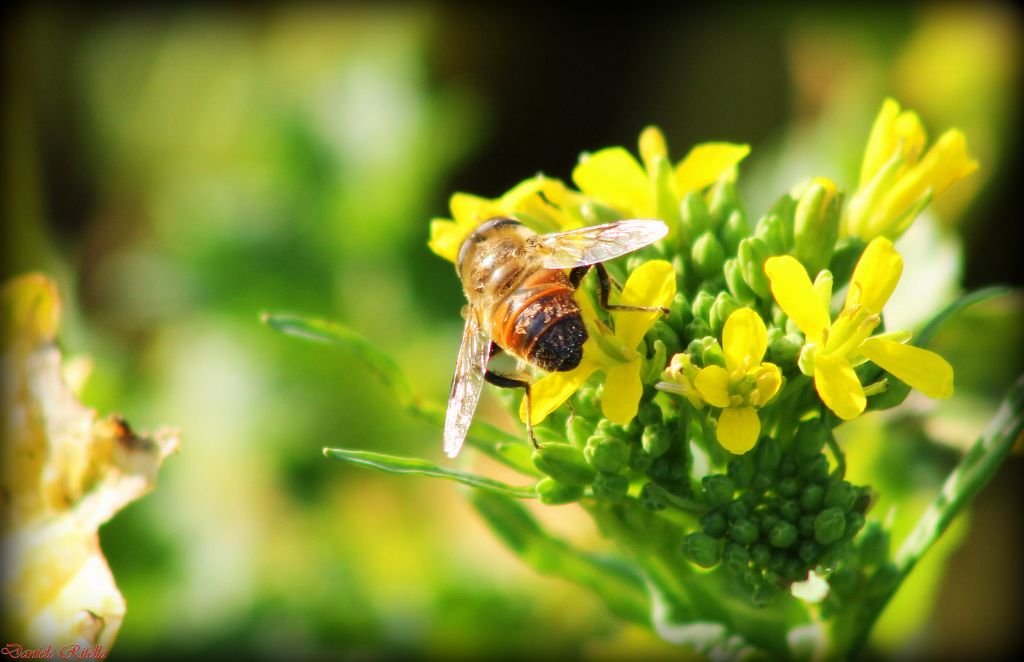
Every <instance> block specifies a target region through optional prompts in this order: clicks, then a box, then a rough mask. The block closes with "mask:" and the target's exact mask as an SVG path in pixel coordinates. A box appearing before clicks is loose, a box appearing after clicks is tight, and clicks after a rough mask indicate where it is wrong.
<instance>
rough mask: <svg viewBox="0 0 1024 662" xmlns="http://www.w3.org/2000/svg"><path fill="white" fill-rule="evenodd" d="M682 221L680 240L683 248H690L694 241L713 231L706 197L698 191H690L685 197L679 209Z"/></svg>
mask: <svg viewBox="0 0 1024 662" xmlns="http://www.w3.org/2000/svg"><path fill="white" fill-rule="evenodd" d="M679 211H680V215H681V217H682V221H681V223H680V233H679V239H680V244H681V245H683V246H690V245H692V244H693V242H694V240H696V238H697V237H698V236H700V235H702V234H703V233H705V232H707V231H708V230H710V229H711V213H710V212H709V211H708V205H707V203H706V202H704V196H702V195H701V194H700V193H698V192H696V191H690V192H689V193H687V194H686V196H685V197H683V201H682V203H681V204H680V207H679Z"/></svg>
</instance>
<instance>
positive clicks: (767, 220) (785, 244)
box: [754, 214, 792, 255]
mask: <svg viewBox="0 0 1024 662" xmlns="http://www.w3.org/2000/svg"><path fill="white" fill-rule="evenodd" d="M754 236H755V237H757V238H759V239H761V241H763V242H764V243H765V244H767V245H768V250H770V251H772V255H784V254H785V253H788V252H789V249H790V248H791V247H792V242H791V241H788V237H787V236H786V228H785V227H784V224H783V222H782V219H781V218H779V217H778V216H777V215H775V214H768V215H767V216H763V217H761V220H760V221H758V222H757V225H756V226H755V227H754Z"/></svg>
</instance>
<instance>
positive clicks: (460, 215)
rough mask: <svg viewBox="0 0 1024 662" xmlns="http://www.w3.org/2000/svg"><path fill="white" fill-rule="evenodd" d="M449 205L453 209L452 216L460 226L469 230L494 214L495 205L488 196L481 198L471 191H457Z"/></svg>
mask: <svg viewBox="0 0 1024 662" xmlns="http://www.w3.org/2000/svg"><path fill="white" fill-rule="evenodd" d="M448 207H449V208H450V209H451V210H452V218H454V219H455V222H456V223H458V224H459V225H460V226H463V227H465V228H466V231H467V234H468V231H469V230H471V229H472V228H474V227H476V226H477V225H479V224H480V223H481V222H482V221H485V220H487V219H488V218H489V217H490V216H493V215H494V214H492V213H491V210H492V209H494V207H495V205H494V203H492V202H491V201H490V200H488V199H487V198H481V197H480V196H477V195H471V194H469V193H456V194H454V195H452V197H451V200H449V201H448Z"/></svg>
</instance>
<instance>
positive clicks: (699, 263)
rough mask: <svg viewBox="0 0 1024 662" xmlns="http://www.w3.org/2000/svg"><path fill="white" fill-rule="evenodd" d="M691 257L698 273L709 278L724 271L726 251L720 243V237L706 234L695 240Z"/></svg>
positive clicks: (709, 233)
mask: <svg viewBox="0 0 1024 662" xmlns="http://www.w3.org/2000/svg"><path fill="white" fill-rule="evenodd" d="M690 257H691V258H692V259H693V266H694V267H695V268H696V269H697V273H698V274H700V275H701V276H703V277H705V278H707V277H709V276H712V275H714V274H717V273H719V272H721V271H722V265H723V264H724V263H725V249H724V248H723V247H722V242H720V241H718V237H716V236H715V235H714V234H712V233H711V232H705V233H703V234H701V235H700V236H698V237H697V239H696V240H694V242H693V248H692V249H691V251H690Z"/></svg>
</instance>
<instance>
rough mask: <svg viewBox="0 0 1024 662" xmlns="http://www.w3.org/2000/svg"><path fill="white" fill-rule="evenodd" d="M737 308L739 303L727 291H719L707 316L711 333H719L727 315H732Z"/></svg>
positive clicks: (717, 334)
mask: <svg viewBox="0 0 1024 662" xmlns="http://www.w3.org/2000/svg"><path fill="white" fill-rule="evenodd" d="M739 309H740V304H739V303H737V301H736V299H733V298H732V296H730V295H729V293H728V292H719V293H718V296H717V297H716V298H715V303H714V305H712V306H711V315H710V317H709V321H710V322H711V331H712V333H714V334H715V335H716V336H719V335H721V334H722V328H723V327H724V326H725V321H726V320H727V319H729V315H732V314H733V313H734V312H736V311H737V310H739Z"/></svg>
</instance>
